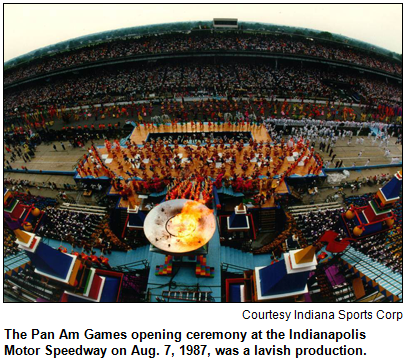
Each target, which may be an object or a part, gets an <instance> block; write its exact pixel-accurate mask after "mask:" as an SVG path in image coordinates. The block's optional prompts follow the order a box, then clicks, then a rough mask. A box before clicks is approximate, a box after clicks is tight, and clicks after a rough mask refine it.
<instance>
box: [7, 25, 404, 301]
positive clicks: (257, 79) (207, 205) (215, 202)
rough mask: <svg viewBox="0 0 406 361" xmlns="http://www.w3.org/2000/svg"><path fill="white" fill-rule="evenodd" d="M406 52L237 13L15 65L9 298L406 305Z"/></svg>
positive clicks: (68, 47) (90, 40) (10, 72)
mask: <svg viewBox="0 0 406 361" xmlns="http://www.w3.org/2000/svg"><path fill="white" fill-rule="evenodd" d="M402 86H403V78H402V59H401V56H400V55H398V54H395V53H392V52H389V51H387V50H385V49H381V48H378V47H375V46H372V45H370V44H366V43H363V42H360V41H357V40H354V39H350V38H346V37H343V36H340V35H336V34H331V33H328V32H323V31H314V30H310V29H301V28H290V27H286V26H276V25H270V24H261V23H249V22H242V21H239V20H238V19H214V20H213V21H201V22H188V23H168V24H160V25H151V26H143V27H134V28H126V29H119V30H114V31H110V32H103V33H98V34H93V35H89V36H84V37H81V38H77V39H72V40H69V41H66V42H62V43H59V44H55V45H51V46H49V47H46V48H43V49H38V50H36V51H34V52H31V53H29V54H26V55H24V56H20V57H18V58H15V59H12V60H10V61H8V62H6V63H5V64H4V108H3V112H4V114H3V115H4V211H3V213H4V224H5V227H4V245H3V247H4V298H5V301H8V302H199V303H200V302H402V292H403V289H402V273H403V258H402V257H403V241H402V220H403V213H402V207H403V203H402V198H403V197H402V171H401V170H402V157H403V154H402V144H403V139H402V131H403V128H402V127H403V103H402V97H403V94H402Z"/></svg>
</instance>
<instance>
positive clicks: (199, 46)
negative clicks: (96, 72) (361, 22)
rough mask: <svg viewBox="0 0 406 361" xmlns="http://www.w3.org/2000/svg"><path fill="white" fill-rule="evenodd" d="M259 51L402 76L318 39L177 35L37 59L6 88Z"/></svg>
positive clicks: (378, 59)
mask: <svg viewBox="0 0 406 361" xmlns="http://www.w3.org/2000/svg"><path fill="white" fill-rule="evenodd" d="M208 50H210V51H212V50H213V51H242V52H244V51H256V52H258V51H259V52H266V53H283V54H285V55H289V54H290V55H305V56H311V57H318V58H324V59H329V60H335V61H337V60H338V61H343V62H349V63H352V64H355V65H360V66H365V67H369V68H373V69H378V70H381V71H385V72H388V73H393V74H397V75H400V74H401V73H402V69H401V64H400V63H398V62H395V61H392V60H389V58H385V57H383V56H381V55H378V54H372V53H367V52H366V51H363V50H361V49H355V48H350V47H348V46H346V45H339V44H337V43H327V42H320V41H317V40H316V41H314V39H306V38H291V37H287V36H274V35H259V34H257V35H254V34H247V33H246V34H241V33H238V34H228V35H226V34H221V35H218V34H211V33H207V34H205V35H204V36H196V35H186V34H177V35H170V36H150V37H141V38H138V39H130V40H121V41H120V40H115V41H111V42H107V43H102V44H99V45H95V46H87V47H83V48H80V49H75V50H72V51H67V52H63V53H60V54H56V55H54V56H52V57H46V58H43V59H34V60H33V61H31V62H29V63H28V64H23V65H20V66H17V67H14V68H11V69H8V70H7V71H6V73H5V81H4V83H5V84H6V85H8V84H12V83H14V82H17V81H20V80H23V79H25V78H30V77H35V76H39V75H41V74H46V73H49V72H53V71H57V70H60V69H64V68H70V67H76V66H80V65H85V64H88V63H91V62H97V61H100V60H106V59H116V58H122V57H133V56H142V55H147V54H165V53H179V52H202V51H208Z"/></svg>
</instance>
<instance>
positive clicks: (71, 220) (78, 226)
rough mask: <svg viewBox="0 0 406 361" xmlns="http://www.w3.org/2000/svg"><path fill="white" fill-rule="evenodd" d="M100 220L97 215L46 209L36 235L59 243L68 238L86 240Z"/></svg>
mask: <svg viewBox="0 0 406 361" xmlns="http://www.w3.org/2000/svg"><path fill="white" fill-rule="evenodd" d="M102 218H103V217H102V216H101V215H97V214H84V213H79V212H70V211H65V210H62V209H56V208H53V207H48V208H46V209H45V216H44V220H43V222H42V224H41V226H40V228H39V229H38V235H39V236H41V237H48V238H52V239H57V240H61V241H65V240H67V238H69V237H73V238H74V239H76V240H86V239H89V237H90V236H91V235H92V233H93V231H94V230H95V228H96V226H97V225H98V224H99V223H100V222H101V220H102Z"/></svg>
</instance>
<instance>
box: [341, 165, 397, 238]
mask: <svg viewBox="0 0 406 361" xmlns="http://www.w3.org/2000/svg"><path fill="white" fill-rule="evenodd" d="M401 187H402V171H399V172H397V173H396V174H395V176H394V177H393V178H392V179H391V180H390V181H389V182H388V183H386V184H385V185H384V186H383V187H382V188H379V191H378V192H376V194H375V196H374V198H373V199H372V200H370V201H369V202H368V205H366V206H364V207H356V206H353V205H351V206H350V208H349V209H348V210H347V212H345V213H344V214H342V219H343V221H344V223H345V226H346V229H347V233H348V234H349V236H350V237H353V238H355V239H357V238H363V237H366V236H370V235H373V234H376V233H380V232H384V231H387V230H388V229H390V228H392V227H393V224H394V223H395V219H394V218H395V215H394V213H393V212H392V208H393V206H394V204H395V203H396V201H397V200H399V197H400V196H399V194H400V190H401Z"/></svg>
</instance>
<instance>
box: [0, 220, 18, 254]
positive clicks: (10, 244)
mask: <svg viewBox="0 0 406 361" xmlns="http://www.w3.org/2000/svg"><path fill="white" fill-rule="evenodd" d="M15 240H16V236H15V234H14V233H13V231H11V230H10V229H9V228H8V227H4V232H3V257H4V258H5V257H10V256H14V255H16V254H17V253H19V252H21V250H20V249H19V248H18V244H17V243H15Z"/></svg>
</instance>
